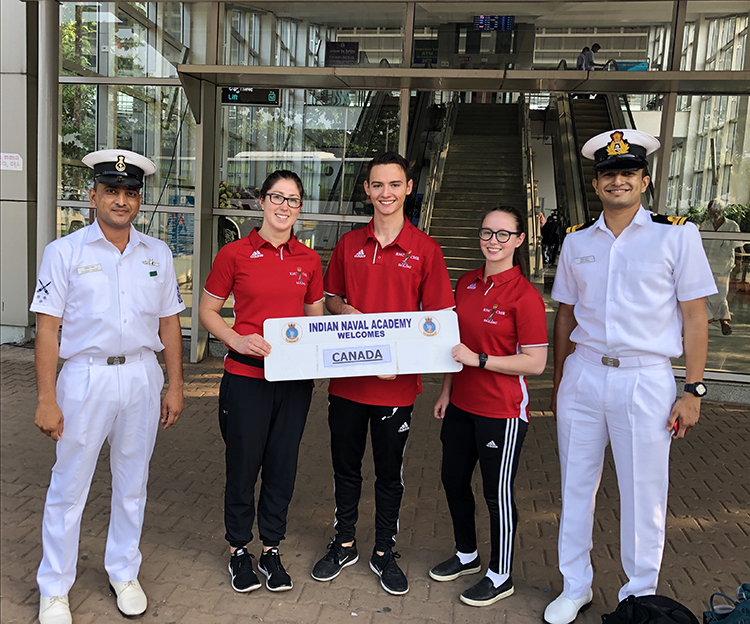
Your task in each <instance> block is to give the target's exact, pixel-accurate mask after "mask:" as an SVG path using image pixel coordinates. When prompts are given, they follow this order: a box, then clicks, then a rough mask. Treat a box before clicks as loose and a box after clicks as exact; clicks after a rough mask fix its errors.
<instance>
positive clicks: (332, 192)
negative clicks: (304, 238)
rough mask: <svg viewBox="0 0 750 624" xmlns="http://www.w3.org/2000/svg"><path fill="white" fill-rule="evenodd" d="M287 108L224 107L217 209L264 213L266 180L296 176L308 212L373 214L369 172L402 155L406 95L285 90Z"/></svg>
mask: <svg viewBox="0 0 750 624" xmlns="http://www.w3.org/2000/svg"><path fill="white" fill-rule="evenodd" d="M280 100H281V106H278V107H264V106H237V105H224V106H222V107H221V139H220V141H219V144H218V145H217V147H218V148H219V150H220V158H219V159H218V161H219V163H220V164H219V178H220V182H221V184H220V187H219V189H218V192H217V196H216V203H215V204H214V207H215V208H233V209H245V210H251V209H257V208H258V204H257V197H258V193H259V189H260V187H261V186H262V185H263V181H264V180H265V179H266V176H267V175H268V174H269V173H271V172H273V171H275V170H276V169H291V170H293V171H295V172H296V173H297V174H298V175H299V176H300V178H301V179H302V182H303V184H304V187H305V203H304V206H303V208H302V210H303V212H314V213H331V214H359V215H364V214H368V206H367V203H366V197H365V193H364V189H363V188H362V181H363V180H362V176H363V168H364V165H365V164H366V163H367V161H369V160H370V159H371V158H372V157H373V156H375V155H376V154H378V153H380V152H383V151H386V150H389V149H390V150H395V149H397V148H398V136H399V117H398V110H399V93H398V92H395V93H393V92H390V91H331V90H315V91H302V90H295V89H283V90H281V92H280ZM369 214H372V212H369Z"/></svg>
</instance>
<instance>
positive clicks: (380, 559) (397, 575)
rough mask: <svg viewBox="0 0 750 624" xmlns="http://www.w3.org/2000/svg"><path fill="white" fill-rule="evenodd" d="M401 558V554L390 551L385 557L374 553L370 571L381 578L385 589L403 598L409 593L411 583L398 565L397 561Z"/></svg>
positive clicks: (387, 551) (386, 552)
mask: <svg viewBox="0 0 750 624" xmlns="http://www.w3.org/2000/svg"><path fill="white" fill-rule="evenodd" d="M400 557H401V555H400V554H399V553H397V552H393V551H392V550H390V549H388V550H386V551H385V553H384V554H383V555H378V554H377V553H376V552H373V553H372V558H371V559H370V569H371V570H372V571H373V572H375V574H377V575H378V576H379V577H380V584H381V585H382V586H383V589H384V590H385V591H387V592H388V593H389V594H393V595H394V596H401V595H403V594H405V593H406V592H408V591H409V581H407V580H406V575H405V574H404V573H403V572H402V571H401V568H399V567H398V564H397V563H396V559H399V558H400Z"/></svg>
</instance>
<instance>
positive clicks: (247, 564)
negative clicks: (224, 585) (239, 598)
mask: <svg viewBox="0 0 750 624" xmlns="http://www.w3.org/2000/svg"><path fill="white" fill-rule="evenodd" d="M253 558H254V557H253V556H252V555H251V554H250V553H249V552H247V550H246V549H244V548H238V549H237V550H235V551H234V552H233V553H232V556H231V557H230V558H229V574H231V575H232V589H234V591H238V592H249V591H253V590H254V589H258V588H259V587H260V581H259V580H258V577H257V576H256V574H255V570H253V562H252V559H253Z"/></svg>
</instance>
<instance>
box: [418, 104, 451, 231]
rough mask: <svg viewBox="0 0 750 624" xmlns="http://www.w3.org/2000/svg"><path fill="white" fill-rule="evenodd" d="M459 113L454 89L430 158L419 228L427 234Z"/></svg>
mask: <svg viewBox="0 0 750 624" xmlns="http://www.w3.org/2000/svg"><path fill="white" fill-rule="evenodd" d="M457 114H458V104H457V97H456V92H455V91H454V92H453V93H452V95H451V99H450V101H449V102H448V106H447V108H446V111H445V117H443V123H442V126H441V128H440V143H439V144H438V146H437V148H436V149H434V150H433V153H432V158H431V159H430V174H429V176H428V178H427V185H426V187H425V193H424V200H423V202H422V203H423V207H422V211H421V213H420V215H419V225H418V227H419V229H420V230H422V231H423V232H424V233H425V234H429V233H430V223H431V221H432V210H433V208H434V205H435V195H436V194H437V192H438V191H439V190H440V185H441V183H442V181H443V172H444V171H445V159H446V156H447V155H448V147H449V146H450V139H451V134H452V133H453V128H454V126H455V125H456V116H457Z"/></svg>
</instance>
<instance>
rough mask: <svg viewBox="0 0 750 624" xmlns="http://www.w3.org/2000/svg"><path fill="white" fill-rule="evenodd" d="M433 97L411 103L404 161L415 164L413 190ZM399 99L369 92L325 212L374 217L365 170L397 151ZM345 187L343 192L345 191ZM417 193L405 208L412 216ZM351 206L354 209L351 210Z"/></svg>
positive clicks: (423, 93)
mask: <svg viewBox="0 0 750 624" xmlns="http://www.w3.org/2000/svg"><path fill="white" fill-rule="evenodd" d="M431 104H432V94H431V93H429V92H426V91H420V92H418V93H417V96H416V98H411V99H410V102H409V106H410V111H409V131H408V135H407V137H408V140H407V152H406V154H404V156H405V158H406V159H407V160H408V161H409V162H410V163H413V167H412V170H411V175H412V180H413V182H414V189H415V190H416V189H417V188H418V187H419V179H420V175H421V171H422V161H423V159H424V154H425V145H426V142H425V138H424V132H425V128H426V126H427V124H428V121H429V118H430V114H429V113H430V111H429V109H430V107H431ZM398 119H399V98H398V97H395V96H394V95H392V92H390V91H369V92H368V93H367V96H366V97H365V100H364V105H363V106H362V110H361V113H360V115H359V117H358V119H357V122H356V124H355V126H354V128H353V129H352V132H351V134H350V135H349V136H348V138H347V142H346V146H345V154H346V156H345V163H344V165H343V166H342V167H341V168H340V169H339V170H338V172H337V174H336V177H335V179H334V181H333V183H332V185H331V187H330V190H329V191H328V199H327V201H326V202H325V205H324V212H327V213H332V214H337V213H341V212H342V209H343V213H344V214H355V215H368V216H369V215H372V206H371V204H369V202H368V201H367V196H366V194H365V191H364V185H363V183H364V179H365V174H364V171H365V167H366V166H367V162H368V161H369V160H370V159H371V158H372V157H373V156H376V155H377V154H379V153H381V152H383V151H385V150H386V149H387V150H388V151H392V152H396V151H398V142H397V141H398V139H397V134H398V133H397V130H398ZM389 129H390V131H391V132H393V131H394V130H395V131H396V132H395V134H396V138H395V140H394V141H391V142H387V141H386V142H384V141H383V135H384V134H387V133H389ZM342 186H343V189H342ZM415 195H416V193H412V195H411V196H410V197H409V198H408V199H407V205H406V206H405V208H406V212H407V214H409V213H410V210H411V208H412V205H413V202H414V198H415ZM349 206H351V209H349Z"/></svg>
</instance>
